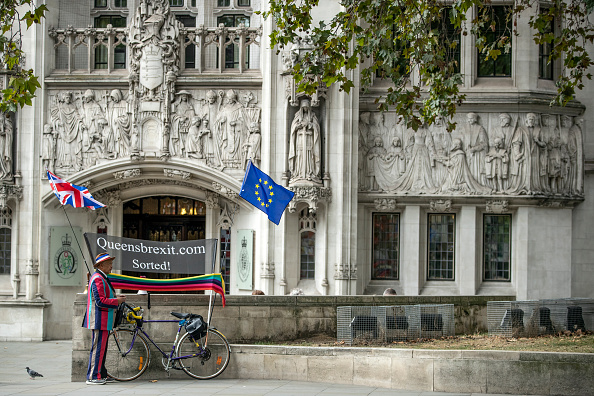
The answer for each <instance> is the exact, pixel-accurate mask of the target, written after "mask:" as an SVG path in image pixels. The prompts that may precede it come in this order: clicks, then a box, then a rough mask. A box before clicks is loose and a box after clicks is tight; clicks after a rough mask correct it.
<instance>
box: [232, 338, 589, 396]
mask: <svg viewBox="0 0 594 396" xmlns="http://www.w3.org/2000/svg"><path fill="white" fill-rule="evenodd" d="M592 372H594V355H592V354H572V353H544V352H508V351H434V350H413V349H392V348H371V349H368V348H346V347H338V348H334V347H331V348H314V347H286V346H285V347H283V346H261V345H258V346H256V345H233V355H232V360H231V363H230V364H229V367H228V368H227V370H226V371H225V372H224V373H223V376H224V377H225V378H256V379H282V380H296V381H312V382H333V383H339V384H352V385H365V386H379V387H384V388H396V389H408V390H414V391H434V392H463V393H496V394H505V393H511V394H526V395H560V394H562V395H587V394H591V392H592V389H594V377H593V376H592V375H591V373H592Z"/></svg>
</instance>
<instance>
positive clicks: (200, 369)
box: [175, 329, 231, 379]
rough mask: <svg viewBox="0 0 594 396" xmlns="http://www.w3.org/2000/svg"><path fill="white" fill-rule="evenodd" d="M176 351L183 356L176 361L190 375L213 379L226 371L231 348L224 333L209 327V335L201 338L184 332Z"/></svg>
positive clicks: (177, 355)
mask: <svg viewBox="0 0 594 396" xmlns="http://www.w3.org/2000/svg"><path fill="white" fill-rule="evenodd" d="M207 339H208V342H207ZM205 344H206V346H205ZM175 353H176V357H179V358H181V359H179V360H176V361H177V362H178V363H179V365H180V366H181V368H182V370H184V371H185V372H186V374H188V375H189V376H190V377H192V378H196V379H211V378H214V377H216V376H217V375H219V374H221V373H222V372H223V371H225V369H226V368H227V365H228V364H229V356H230V354H231V349H230V348H229V343H228V342H227V339H226V338H225V336H224V335H222V334H221V333H219V332H218V331H217V330H215V329H209V330H208V334H207V336H205V337H201V338H199V339H193V338H192V336H191V335H190V333H186V334H184V336H183V337H182V338H181V340H180V341H179V344H177V347H176V348H175Z"/></svg>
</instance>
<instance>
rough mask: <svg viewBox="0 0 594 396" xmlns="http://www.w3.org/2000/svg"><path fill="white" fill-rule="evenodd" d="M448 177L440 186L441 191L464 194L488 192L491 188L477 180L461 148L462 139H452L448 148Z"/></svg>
mask: <svg viewBox="0 0 594 396" xmlns="http://www.w3.org/2000/svg"><path fill="white" fill-rule="evenodd" d="M446 164H447V167H448V177H447V178H446V180H445V182H444V184H443V185H442V186H441V191H442V192H448V193H452V192H456V193H466V194H488V193H490V192H491V189H489V188H488V187H485V186H483V185H481V184H480V183H479V182H477V181H476V180H475V179H474V177H473V176H472V173H471V172H470V168H469V166H468V163H467V162H466V153H465V152H464V149H463V148H462V140H460V139H457V138H456V139H454V140H453V142H452V147H451V149H450V158H449V159H448V161H447V163H446Z"/></svg>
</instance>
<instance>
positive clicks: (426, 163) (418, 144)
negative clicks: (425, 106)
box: [390, 125, 438, 193]
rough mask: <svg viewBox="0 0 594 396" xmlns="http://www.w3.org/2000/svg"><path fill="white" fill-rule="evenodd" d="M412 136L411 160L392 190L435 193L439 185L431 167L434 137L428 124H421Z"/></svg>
mask: <svg viewBox="0 0 594 396" xmlns="http://www.w3.org/2000/svg"><path fill="white" fill-rule="evenodd" d="M411 138H412V142H413V147H412V151H411V160H410V162H409V163H408V164H407V165H406V172H404V175H402V177H401V178H400V179H398V180H397V181H396V183H395V185H394V187H393V188H391V189H390V190H392V189H395V190H402V191H417V192H419V193H433V192H435V191H436V190H437V187H438V186H437V185H435V182H434V181H433V176H432V168H431V162H432V161H431V153H430V150H431V151H433V139H432V138H431V134H430V133H429V131H428V130H427V126H426V125H423V126H421V127H420V128H419V129H418V130H417V131H416V132H415V133H414V134H412V136H411Z"/></svg>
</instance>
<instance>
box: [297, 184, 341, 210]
mask: <svg viewBox="0 0 594 396" xmlns="http://www.w3.org/2000/svg"><path fill="white" fill-rule="evenodd" d="M289 190H291V191H293V192H294V193H295V196H294V197H293V199H292V200H291V202H289V212H291V213H294V212H295V211H296V210H297V205H298V204H299V203H301V202H304V203H307V205H308V206H309V209H310V210H311V211H312V212H314V213H315V212H316V211H317V209H318V202H320V201H321V202H326V203H330V202H332V189H331V188H330V187H317V186H294V187H289Z"/></svg>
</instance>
